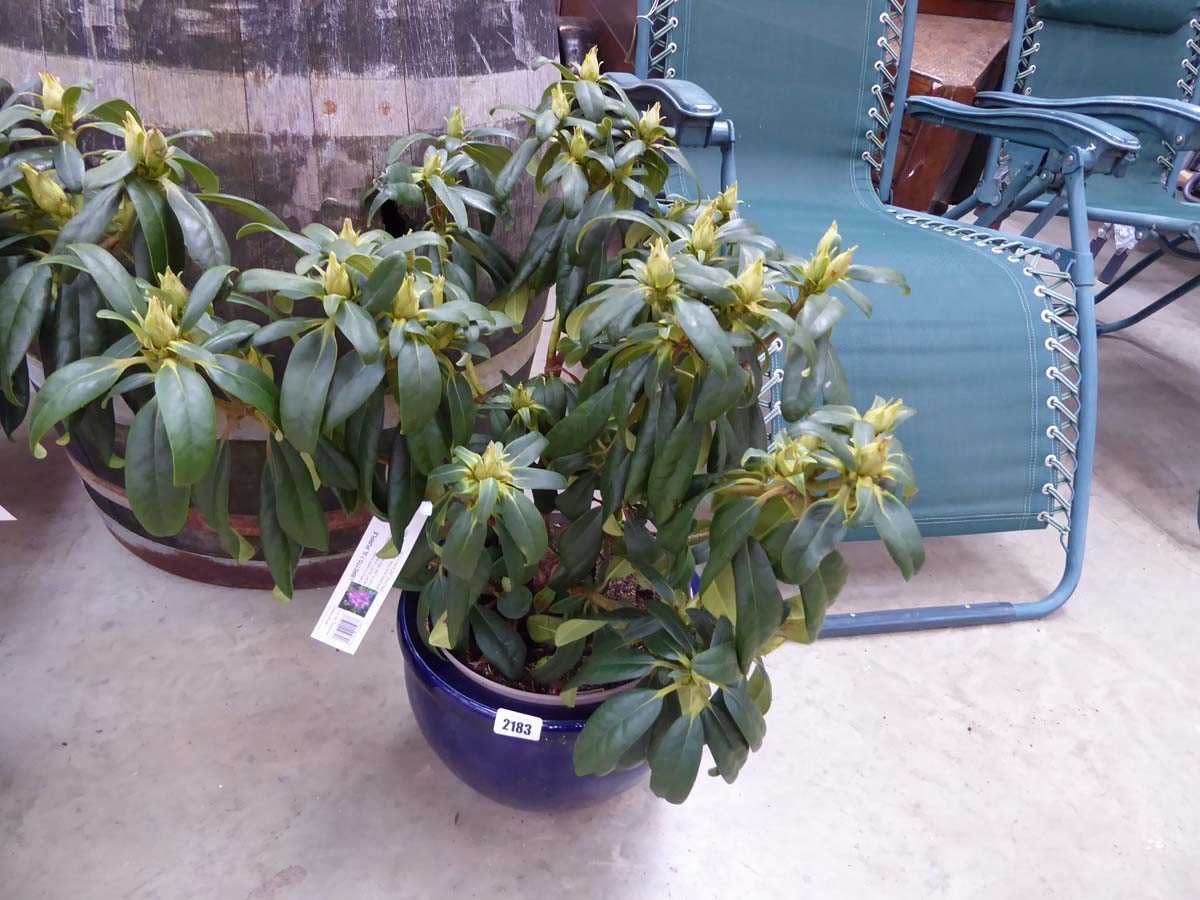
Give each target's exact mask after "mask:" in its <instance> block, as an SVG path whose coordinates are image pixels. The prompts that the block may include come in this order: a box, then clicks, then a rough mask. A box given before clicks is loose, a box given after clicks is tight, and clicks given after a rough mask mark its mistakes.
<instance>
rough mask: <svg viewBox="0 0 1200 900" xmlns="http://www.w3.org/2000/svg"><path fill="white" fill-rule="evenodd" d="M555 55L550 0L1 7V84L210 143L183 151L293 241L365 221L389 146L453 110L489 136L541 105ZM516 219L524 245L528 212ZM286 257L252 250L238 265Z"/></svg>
mask: <svg viewBox="0 0 1200 900" xmlns="http://www.w3.org/2000/svg"><path fill="white" fill-rule="evenodd" d="M557 46H558V37H557V15H556V13H555V9H554V0H371V2H366V0H228V2H223V3H217V2H213V0H104V2H90V3H89V2H85V3H18V2H5V3H2V4H0V74H3V75H4V76H5V77H7V78H8V79H9V80H10V81H13V82H14V83H21V82H24V81H26V80H28V79H29V78H32V77H34V76H36V74H37V72H39V71H43V70H45V71H50V72H54V73H55V74H57V75H58V76H59V77H60V78H61V79H62V80H63V81H64V82H67V83H70V82H72V81H79V80H84V79H87V80H91V81H92V82H94V83H95V85H96V91H97V96H101V97H106V96H120V97H124V98H126V99H128V100H129V101H130V102H132V103H134V105H136V106H137V107H138V108H139V110H140V111H141V112H142V114H143V116H144V117H145V118H146V119H147V120H149V121H150V122H151V123H152V124H154V125H156V126H159V127H161V128H163V129H165V130H168V131H176V130H182V129H187V128H206V129H208V130H209V131H212V132H213V134H214V135H215V137H214V139H213V140H203V139H196V140H189V141H188V142H187V143H186V146H187V149H188V150H189V151H191V152H193V153H194V154H195V155H197V156H199V157H200V158H202V159H203V160H204V161H205V162H207V163H208V164H209V165H210V166H211V167H212V168H213V169H214V170H215V171H216V172H217V173H218V174H219V175H220V176H221V186H222V190H225V191H227V192H230V193H235V194H242V195H244V196H247V197H251V198H253V199H255V200H257V201H258V202H260V203H262V204H264V205H266V206H268V207H270V208H271V209H272V210H274V211H275V212H277V213H278V214H279V215H281V216H282V217H283V218H284V219H285V220H286V221H288V223H289V224H291V225H293V226H300V225H303V224H305V223H307V222H310V221H323V222H325V224H327V225H331V226H336V225H337V224H339V223H340V222H341V220H342V217H343V216H346V215H350V216H355V215H357V214H358V212H359V204H358V201H359V198H360V197H361V192H362V188H363V186H364V184H366V183H367V181H368V180H369V179H370V177H371V176H372V175H373V174H374V173H376V172H377V171H378V170H379V168H380V167H381V165H382V163H383V161H384V159H385V154H386V151H387V148H388V146H389V145H390V144H391V142H392V141H394V140H395V139H396V138H397V137H399V136H400V135H404V134H408V133H410V132H414V131H438V130H440V129H442V128H444V124H445V123H444V117H445V116H446V114H447V111H448V110H449V108H450V107H451V106H455V105H457V106H461V107H462V110H463V113H464V115H465V117H466V121H467V124H468V125H481V124H484V123H487V122H490V121H493V120H492V119H491V116H490V112H489V111H490V110H491V109H492V108H493V107H496V106H497V105H499V104H513V105H518V106H519V105H526V106H530V105H534V104H535V102H536V100H537V99H538V98H539V97H540V96H541V93H542V91H543V90H544V88H545V86H546V85H547V84H548V83H550V81H552V80H553V79H554V78H555V77H556V74H555V72H554V70H553V68H552V67H545V68H542V69H539V70H538V71H536V72H535V71H532V70H531V69H530V68H529V64H530V63H531V62H532V61H533V60H534V59H535V58H536V57H538V56H548V57H556V56H557V52H558V51H557ZM506 117H507V119H506ZM495 121H496V123H497V124H501V125H504V124H515V121H516V120H515V119H514V117H513V116H512V114H511V113H506V112H505V111H503V110H498V111H497V119H496V120H495ZM517 203H518V209H517V210H515V215H514V217H513V221H514V223H515V227H517V228H518V229H519V228H520V227H521V223H522V219H523V218H525V217H526V216H527V214H528V209H529V208H530V207H531V206H532V198H530V197H528V196H526V197H522V198H517ZM521 206H523V207H525V209H521V208H520V207H521ZM222 215H224V214H223V213H222ZM225 218H226V219H227V221H228V222H229V223H231V224H232V223H233V222H234V219H233V218H232V217H230V216H226V217H225ZM500 227H501V228H503V227H504V226H503V225H502V226H500ZM277 244H278V242H273V241H271V240H269V239H268V238H266V237H265V236H262V237H258V238H255V239H254V240H251V241H244V242H240V244H239V246H238V247H237V248H236V250H235V254H237V255H238V256H239V257H240V258H239V259H235V262H238V263H240V264H242V265H246V264H249V263H250V262H254V263H255V264H257V263H258V262H259V261H260V259H261V257H262V256H263V255H269V254H272V253H274V252H275V250H276V247H277ZM256 257H258V258H256Z"/></svg>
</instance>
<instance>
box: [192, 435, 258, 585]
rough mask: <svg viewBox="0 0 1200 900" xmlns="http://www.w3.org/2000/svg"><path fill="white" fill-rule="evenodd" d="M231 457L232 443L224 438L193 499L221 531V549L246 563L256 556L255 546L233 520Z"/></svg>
mask: <svg viewBox="0 0 1200 900" xmlns="http://www.w3.org/2000/svg"><path fill="white" fill-rule="evenodd" d="M230 456H231V454H230V449H229V442H228V441H222V442H221V444H220V446H219V447H218V448H217V452H216V454H215V455H214V456H213V464H212V465H211V466H210V467H209V470H208V471H207V472H205V473H204V477H203V478H202V479H200V481H198V482H197V483H196V486H195V487H194V488H193V489H192V500H193V502H194V503H195V504H196V508H197V509H199V510H200V514H201V515H203V516H204V520H205V521H206V522H207V523H208V527H209V528H211V529H212V530H213V531H215V532H216V533H217V537H218V539H219V540H220V541H221V548H222V549H223V550H224V551H225V552H226V553H227V554H229V556H230V558H232V559H235V560H237V561H238V562H246V561H247V560H248V559H250V557H252V556H253V555H254V548H253V547H252V546H250V544H249V542H248V541H246V539H245V538H243V537H242V536H241V535H240V534H238V532H237V531H235V530H234V528H233V525H232V524H231V522H230V520H229V470H230V464H231V463H230Z"/></svg>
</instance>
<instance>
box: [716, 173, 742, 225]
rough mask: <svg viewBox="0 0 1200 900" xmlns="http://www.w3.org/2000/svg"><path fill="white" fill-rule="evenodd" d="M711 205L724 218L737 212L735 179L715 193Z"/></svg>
mask: <svg viewBox="0 0 1200 900" xmlns="http://www.w3.org/2000/svg"><path fill="white" fill-rule="evenodd" d="M713 205H714V206H715V207H716V208H717V211H718V212H720V213H722V214H723V215H724V216H725V217H726V218H729V217H730V216H732V215H733V214H734V213H735V212H737V207H738V186H737V182H736V181H735V182H734V183H733V184H731V185H730V186H729V187H727V188H726V189H725V190H723V191H721V193H719V194H717V199H716V200H714V201H713Z"/></svg>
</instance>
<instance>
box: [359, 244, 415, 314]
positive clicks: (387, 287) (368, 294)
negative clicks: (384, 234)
mask: <svg viewBox="0 0 1200 900" xmlns="http://www.w3.org/2000/svg"><path fill="white" fill-rule="evenodd" d="M407 274H408V263H407V260H406V259H405V258H404V255H403V254H395V255H393V256H385V257H384V258H383V259H382V260H380V262H379V265H377V266H376V267H375V271H373V272H372V273H371V277H370V278H368V279H367V281H366V283H365V284H364V285H363V289H362V300H361V303H362V306H363V309H365V310H367V312H371V313H378V312H383V311H384V310H390V309H391V308H392V300H393V299H394V298H395V296H396V292H397V291H398V290H400V285H401V284H402V283H403V282H404V276H405V275H407Z"/></svg>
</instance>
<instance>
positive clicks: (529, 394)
mask: <svg viewBox="0 0 1200 900" xmlns="http://www.w3.org/2000/svg"><path fill="white" fill-rule="evenodd" d="M510 401H511V403H512V408H513V409H514V410H520V409H530V408H532V407H535V406H537V405H538V402H537V400H535V399H534V396H533V391H531V390H530V389H529V388H528V387H527V386H526V385H525V384H524V382H522V383H521V384H518V385H517V386H516V387H514V388H513V389H512V395H511V397H510Z"/></svg>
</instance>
